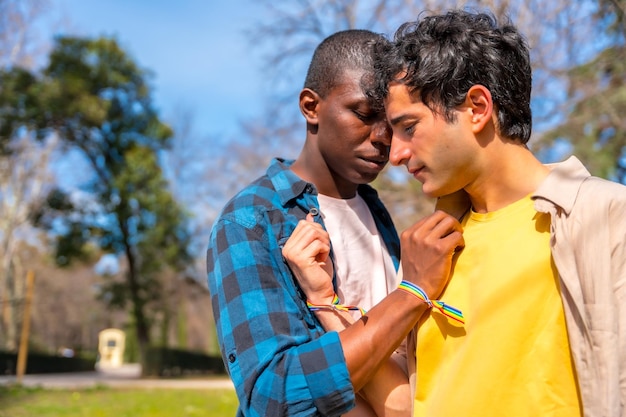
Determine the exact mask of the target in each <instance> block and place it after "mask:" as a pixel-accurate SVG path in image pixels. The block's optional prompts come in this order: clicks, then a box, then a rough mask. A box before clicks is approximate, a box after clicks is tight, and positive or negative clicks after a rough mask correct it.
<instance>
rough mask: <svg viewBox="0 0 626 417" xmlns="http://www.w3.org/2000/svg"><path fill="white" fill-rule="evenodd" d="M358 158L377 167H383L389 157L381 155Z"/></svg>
mask: <svg viewBox="0 0 626 417" xmlns="http://www.w3.org/2000/svg"><path fill="white" fill-rule="evenodd" d="M360 159H361V160H363V161H365V162H367V163H368V164H369V165H371V166H372V167H376V168H378V169H383V168H384V167H385V165H387V162H389V158H386V157H381V156H361V157H360Z"/></svg>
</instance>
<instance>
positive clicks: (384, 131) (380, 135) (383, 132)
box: [371, 119, 391, 148]
mask: <svg viewBox="0 0 626 417" xmlns="http://www.w3.org/2000/svg"><path fill="white" fill-rule="evenodd" d="M371 138H372V143H374V144H379V145H382V146H385V147H387V148H388V147H389V146H391V127H390V126H389V124H388V123H387V121H386V120H385V119H383V120H378V121H377V122H375V123H374V125H373V126H372V133H371Z"/></svg>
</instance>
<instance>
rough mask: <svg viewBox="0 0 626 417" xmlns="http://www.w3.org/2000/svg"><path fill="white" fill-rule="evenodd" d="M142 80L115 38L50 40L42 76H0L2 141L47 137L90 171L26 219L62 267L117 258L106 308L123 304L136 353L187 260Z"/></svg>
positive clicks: (161, 133)
mask: <svg viewBox="0 0 626 417" xmlns="http://www.w3.org/2000/svg"><path fill="white" fill-rule="evenodd" d="M148 76H149V74H148V73H147V72H145V71H144V70H142V69H141V68H139V67H138V66H137V64H136V63H135V62H134V61H133V60H132V59H131V58H130V57H129V56H128V55H127V54H126V53H125V52H124V51H123V50H122V49H121V48H120V47H119V45H118V44H117V42H116V41H115V40H114V39H106V38H100V39H82V38H73V37H60V38H57V39H56V40H55V48H54V49H53V51H52V53H51V55H50V61H49V65H48V66H47V67H46V68H45V69H44V70H43V72H42V74H40V75H35V74H30V73H28V72H27V71H25V70H21V69H12V70H9V71H5V72H0V81H3V82H2V87H1V88H0V133H1V134H2V138H5V137H12V136H14V135H15V134H16V132H18V131H19V129H28V130H31V131H36V133H37V136H38V137H40V138H42V137H45V136H46V135H47V134H50V133H51V132H55V133H57V134H58V135H59V138H60V141H61V143H62V146H63V148H64V149H66V150H73V151H78V153H79V154H80V155H82V156H83V157H84V160H85V161H86V162H87V163H88V165H89V167H90V170H87V171H86V172H73V173H69V174H70V175H72V176H74V177H75V178H76V177H78V178H79V179H80V180H81V182H82V187H83V190H82V192H76V191H72V192H71V193H68V192H66V191H63V190H58V189H57V190H54V191H53V192H51V193H50V194H49V196H48V200H47V202H48V205H47V207H46V208H45V209H43V210H40V211H39V212H38V213H35V214H34V216H33V220H34V221H35V222H36V224H37V225H39V226H43V227H46V228H47V229H48V230H49V231H50V232H51V233H52V234H53V235H55V236H56V237H57V245H56V257H55V258H56V260H57V263H59V264H60V265H68V264H69V263H70V262H71V261H72V260H73V259H84V258H85V257H86V256H88V255H89V253H90V251H89V250H88V249H89V248H90V245H91V246H92V247H93V245H96V246H97V247H99V248H100V249H101V250H102V251H104V252H105V253H113V254H116V255H119V256H121V257H122V258H123V259H124V261H125V262H124V264H125V266H126V269H127V273H126V276H125V280H124V281H120V280H119V279H117V280H111V281H110V283H109V285H108V287H107V286H104V287H103V288H104V291H105V295H106V296H105V297H104V298H105V299H106V300H107V301H109V303H110V305H111V306H113V307H125V306H126V305H127V304H128V303H129V302H130V305H131V307H132V310H131V311H132V313H133V316H134V317H133V318H134V323H135V326H136V327H135V328H136V330H137V341H138V344H139V347H140V351H142V350H143V349H142V348H144V347H145V346H147V345H148V343H149V335H150V332H149V327H150V320H149V318H148V313H147V308H148V306H149V305H150V303H155V302H156V303H158V302H159V301H160V300H161V299H162V297H163V295H162V285H161V284H160V282H159V275H160V274H161V273H162V272H163V271H164V270H166V269H174V270H181V269H182V268H184V267H185V266H186V263H187V261H188V260H189V258H190V255H189V254H188V251H187V250H188V249H187V248H188V243H189V233H188V231H187V227H186V220H187V217H186V214H185V212H184V211H183V210H182V208H181V207H180V206H179V204H178V203H177V202H176V201H175V200H174V198H173V197H172V194H171V193H170V191H169V184H168V183H167V181H166V180H165V177H164V175H163V172H162V169H161V166H160V163H159V158H158V155H159V153H160V152H162V151H163V150H165V149H167V147H168V145H169V140H170V138H171V137H172V130H171V129H170V127H169V126H167V125H166V124H164V123H163V122H161V121H160V120H159V117H158V114H157V112H156V110H155V109H154V107H153V105H152V99H151V95H150V87H149V85H148V82H147V78H148ZM4 142H5V140H4V139H3V142H2V143H1V144H4ZM1 144H0V145H1Z"/></svg>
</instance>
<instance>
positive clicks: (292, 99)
mask: <svg viewBox="0 0 626 417" xmlns="http://www.w3.org/2000/svg"><path fill="white" fill-rule="evenodd" d="M453 7H465V8H469V9H472V10H479V11H492V12H493V13H494V14H495V15H496V16H497V17H499V18H504V17H507V18H510V19H511V20H512V22H513V23H514V24H516V25H517V26H518V27H519V28H520V29H521V31H522V32H523V33H524V34H525V35H526V37H527V40H528V43H529V45H530V47H531V55H532V61H533V68H534V78H533V98H532V109H533V117H534V131H533V137H532V140H531V142H530V145H529V146H530V147H531V149H532V150H533V152H534V153H535V154H536V155H538V156H539V158H540V159H541V160H542V161H544V162H555V161H559V160H562V159H565V158H566V157H567V156H569V155H570V154H576V155H577V156H578V157H579V158H580V159H581V160H582V162H583V163H584V164H585V165H586V166H587V167H588V168H589V170H590V171H591V172H592V173H593V174H595V175H598V176H601V177H604V178H608V179H611V180H614V181H617V182H621V183H625V182H626V150H625V149H626V148H625V146H626V118H624V117H623V115H624V114H626V85H625V83H624V81H625V78H626V70H625V66H626V49H625V44H624V41H625V34H626V29H625V23H626V22H625V19H624V14H625V10H626V0H553V1H551V2H545V1H543V0H485V1H468V2H456V1H448V0H436V1H435V0H423V1H419V0H413V1H410V0H387V1H384V0H352V1H347V0H290V1H285V0H256V1H252V0H250V1H246V0H236V1H225V0H224V1H218V0H209V1H202V0H178V1H176V2H174V1H165V0H155V1H139V0H137V1H132V2H131V1H122V0H109V1H87V0H82V1H81V0H0V352H5V353H12V352H13V353H14V352H17V350H18V348H19V346H20V343H21V341H23V340H24V339H23V333H24V332H23V329H24V324H25V321H26V320H27V321H28V338H27V342H28V350H29V352H31V353H32V352H37V353H42V354H48V355H56V356H84V357H90V358H97V355H98V343H99V340H98V335H99V333H100V331H102V330H103V329H107V328H117V329H122V330H123V331H124V332H125V334H126V350H125V361H126V362H138V363H141V362H143V361H145V358H146V357H147V356H148V354H149V351H150V349H151V348H153V347H159V348H169V349H176V350H179V351H188V352H199V353H202V354H204V355H209V356H219V350H218V346H217V342H216V340H215V329H214V324H213V319H212V313H211V308H210V294H209V293H208V291H207V289H206V270H205V264H204V259H205V251H206V244H207V242H208V236H209V233H210V229H211V225H212V222H213V220H214V219H215V217H216V215H217V214H218V212H219V210H220V209H221V207H222V206H223V205H224V204H225V202H226V201H227V199H228V198H230V197H231V196H232V195H234V193H235V192H236V191H237V190H238V189H239V188H241V187H243V186H244V185H245V184H246V183H248V182H249V181H251V180H253V179H254V178H256V177H257V176H259V175H261V174H262V173H263V172H264V168H265V166H266V165H267V163H268V162H269V160H270V159H271V158H272V157H274V156H282V157H285V158H293V157H295V156H296V155H297V153H298V151H299V149H300V146H301V145H302V143H303V140H304V123H303V120H302V117H301V116H300V114H299V111H298V104H297V99H298V93H299V90H300V88H301V87H302V83H303V80H304V76H305V72H306V68H307V65H308V62H309V59H310V57H311V55H312V52H313V50H314V48H315V46H316V45H317V44H318V43H319V42H320V41H321V40H322V39H324V38H325V37H326V36H328V35H330V34H332V33H334V32H336V31H338V30H343V29H348V28H364V29H371V30H374V31H376V32H381V33H385V34H387V35H392V34H393V32H394V30H395V29H396V28H397V27H398V26H399V25H400V24H401V23H403V22H405V21H409V20H413V19H415V18H416V17H417V16H418V15H419V13H421V12H423V11H444V10H446V9H449V8H453ZM375 185H376V186H377V188H378V189H379V191H380V194H381V196H382V198H383V200H384V201H385V202H386V204H387V205H388V207H389V209H390V211H391V213H392V216H393V217H394V220H395V222H396V224H397V227H398V229H399V230H402V229H403V228H405V227H406V226H408V225H410V224H412V223H413V222H414V221H415V220H416V219H417V218H419V217H421V216H423V215H424V214H426V213H428V212H429V211H430V210H432V207H433V202H432V201H429V200H428V199H426V198H424V197H423V196H422V195H421V192H420V185H419V183H418V182H416V181H413V180H410V178H409V177H408V176H407V175H406V173H405V171H404V170H403V169H401V168H393V167H389V168H387V169H386V170H385V171H384V174H383V175H382V176H381V177H380V178H379V179H378V180H377V182H376V184H375ZM29 275H30V276H32V277H33V279H31V280H29V279H27V277H28V276H29ZM29 281H31V282H32V285H30V284H29ZM0 362H1V361H0ZM13 365H14V364H13ZM13 365H11V364H7V363H0V372H3V373H7V372H12V370H11V369H9V368H10V367H11V366H13Z"/></svg>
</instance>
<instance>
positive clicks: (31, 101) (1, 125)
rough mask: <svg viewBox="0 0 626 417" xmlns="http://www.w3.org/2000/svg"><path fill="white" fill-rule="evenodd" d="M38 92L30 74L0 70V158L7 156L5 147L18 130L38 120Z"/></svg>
mask: <svg viewBox="0 0 626 417" xmlns="http://www.w3.org/2000/svg"><path fill="white" fill-rule="evenodd" d="M38 90H39V84H38V82H37V79H36V78H35V76H34V75H33V74H31V73H30V72H28V71H26V70H23V69H20V68H14V69H12V70H6V69H5V70H0V156H2V155H8V154H9V149H8V148H7V146H8V144H9V142H10V140H11V139H12V138H13V137H15V135H16V134H17V131H18V129H20V128H22V127H28V126H31V125H32V124H33V123H36V122H37V121H38V120H39V117H40V115H39V114H38V112H37V108H38V104H37V103H38V98H37V97H38V94H37V93H38Z"/></svg>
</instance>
